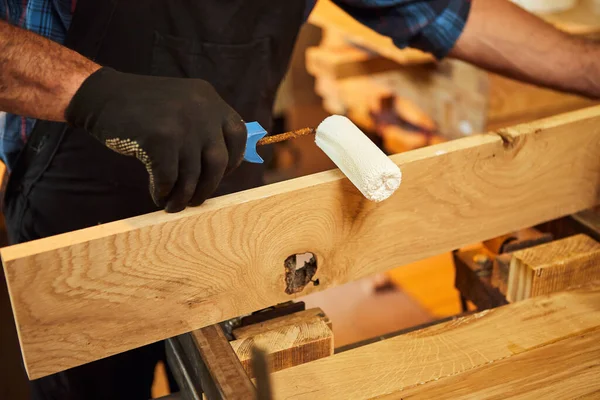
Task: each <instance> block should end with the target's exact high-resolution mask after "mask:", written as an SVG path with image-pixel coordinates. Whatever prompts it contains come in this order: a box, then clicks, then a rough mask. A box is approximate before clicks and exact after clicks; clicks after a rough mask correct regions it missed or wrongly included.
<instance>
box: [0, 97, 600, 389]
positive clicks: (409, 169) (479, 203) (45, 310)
mask: <svg viewBox="0 0 600 400" xmlns="http://www.w3.org/2000/svg"><path fill="white" fill-rule="evenodd" d="M500 134H501V135H498V134H496V133H491V134H483V135H474V136H471V137H467V138H464V139H459V140H455V141H452V142H447V143H442V144H439V145H435V146H431V147H427V148H423V149H419V150H415V151H410V152H407V153H403V154H399V155H395V156H392V160H393V161H394V162H395V163H397V164H398V165H399V166H400V168H401V169H402V172H403V182H402V185H401V186H400V188H399V190H398V191H397V192H396V193H395V194H394V195H393V196H392V197H391V198H389V199H388V200H386V201H384V202H381V203H373V202H369V201H368V200H366V199H365V198H364V197H363V196H362V195H361V194H360V192H358V190H357V189H356V188H355V187H354V186H353V185H352V184H351V183H350V182H349V181H348V180H347V179H346V178H345V177H344V176H343V175H342V173H341V172H340V171H338V170H333V171H328V172H324V173H320V174H316V175H311V176H307V177H303V178H299V179H294V180H290V181H286V182H281V183H277V184H273V185H269V186H265V187H261V188H257V189H253V190H249V191H245V192H241V193H237V194H232V195H227V196H223V197H220V198H215V199H211V200H209V201H207V202H206V203H205V204H204V205H202V206H200V207H197V208H189V209H187V210H185V211H184V212H181V213H178V214H166V213H164V212H158V213H153V214H149V215H144V216H140V217H136V218H131V219H127V220H122V221H117V222H114V223H109V224H105V225H100V226H96V227H92V228H89V229H85V230H80V231H76V232H72V233H68V234H63V235H58V236H54V237H50V238H45V239H41V240H37V241H33V242H29V243H25V244H20V245H17V246H12V247H8V248H4V249H2V250H1V256H2V260H3V266H4V269H5V272H6V277H7V281H8V287H9V290H10V295H11V301H12V306H13V311H14V314H15V316H16V320H17V326H18V330H19V337H20V341H21V347H22V350H23V354H24V359H25V365H26V367H27V370H28V373H29V377H30V378H31V379H35V378H39V377H42V376H45V375H48V374H52V373H55V372H59V371H61V370H64V369H67V368H72V367H75V366H78V365H81V364H85V363H88V362H91V361H94V360H97V359H100V358H103V357H107V356H110V355H113V354H117V353H120V352H124V351H127V350H130V349H133V348H136V347H139V346H142V345H145V344H148V343H152V342H155V341H158V340H161V339H165V338H168V337H173V336H176V335H179V334H182V333H185V332H189V331H192V330H194V329H198V328H201V327H204V326H207V325H211V324H214V323H216V322H219V321H222V320H225V319H228V318H233V317H236V316H239V315H243V314H246V313H249V312H252V311H255V310H259V309H262V308H265V307H268V306H271V305H273V304H278V303H281V302H285V301H288V300H290V299H292V298H295V297H297V296H304V295H306V294H309V293H311V292H314V291H320V290H323V289H326V288H328V287H332V286H336V285H339V284H342V283H345V282H349V281H353V280H357V279H359V278H362V277H365V276H368V275H371V274H373V273H377V272H383V271H386V270H389V269H392V268H395V267H397V266H398V265H404V264H408V263H411V262H413V261H417V260H420V259H423V258H426V257H430V256H433V255H437V254H440V253H443V252H447V251H450V250H453V249H456V248H459V247H462V246H465V245H468V244H471V243H473V242H477V241H481V240H486V239H490V238H492V237H495V236H499V235H502V234H506V233H509V232H513V231H515V230H518V229H521V228H525V227H529V226H533V225H536V224H538V223H541V222H544V221H548V220H551V219H555V218H558V217H561V216H564V215H568V214H572V213H575V212H578V211H580V210H583V209H587V208H590V207H592V206H594V205H595V204H597V203H598V201H599V199H600V157H599V155H600V107H595V108H589V109H585V110H580V111H577V112H573V113H569V114H564V115H561V116H557V117H553V118H549V119H546V120H542V121H538V122H536V123H531V124H526V125H522V126H518V127H515V128H512V129H507V130H504V131H502V132H500ZM307 251H310V252H313V253H314V254H315V255H316V259H317V270H316V273H315V275H314V277H313V281H315V283H316V280H317V279H318V283H319V285H318V286H317V285H315V284H313V283H312V282H311V283H309V284H308V285H307V286H306V288H305V289H304V290H303V291H300V292H298V293H295V294H294V295H288V294H286V287H285V282H286V279H285V274H286V269H285V267H284V261H285V260H286V258H287V257H288V256H290V255H293V254H301V253H305V252H307Z"/></svg>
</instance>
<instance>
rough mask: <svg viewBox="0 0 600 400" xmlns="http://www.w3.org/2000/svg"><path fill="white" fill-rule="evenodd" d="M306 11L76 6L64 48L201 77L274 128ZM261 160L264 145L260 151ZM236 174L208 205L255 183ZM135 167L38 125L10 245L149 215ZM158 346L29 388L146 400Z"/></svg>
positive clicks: (135, 2)
mask: <svg viewBox="0 0 600 400" xmlns="http://www.w3.org/2000/svg"><path fill="white" fill-rule="evenodd" d="M305 5H306V1H305V0H279V1H275V0H195V1H193V0H146V1H140V0H79V1H78V2H77V8H76V11H75V14H74V16H73V20H72V23H71V26H70V29H69V33H68V36H67V40H66V43H65V45H66V46H67V47H69V48H71V49H74V50H75V51H77V52H79V53H81V54H83V55H84V56H86V57H88V58H90V59H92V60H94V61H96V62H97V63H99V64H101V65H106V66H110V67H113V68H115V69H117V70H119V71H123V72H131V73H137V74H145V75H157V76H159V75H160V76H172V77H189V78H201V79H205V80H207V81H209V82H210V83H212V84H213V85H214V86H215V88H216V90H217V91H218V92H219V94H220V95H221V96H222V97H223V98H224V99H225V100H226V101H227V102H228V103H229V105H231V106H232V107H233V108H234V109H235V110H236V111H237V112H238V113H239V114H240V115H241V116H242V118H243V119H244V120H245V121H259V122H260V123H261V125H263V126H264V127H265V128H267V130H269V128H270V127H271V124H272V121H271V110H272V107H273V102H274V98H275V94H276V90H277V88H278V86H279V83H280V81H281V80H282V78H283V76H284V74H285V72H286V70H287V66H288V63H289V59H290V56H291V53H292V49H293V46H294V43H295V40H296V36H297V34H298V31H299V29H300V26H301V25H302V23H303V21H304V11H305ZM261 151H262V154H261V155H262V156H263V158H265V159H266V160H268V159H269V157H270V154H269V150H268V146H266V148H262V149H261ZM263 172H264V165H259V164H248V163H242V165H241V166H240V168H238V169H237V170H236V171H235V172H233V173H232V174H231V175H230V176H228V177H227V178H225V179H224V181H223V182H222V184H221V185H220V186H219V189H218V191H217V193H216V194H215V195H221V194H225V193H230V192H235V191H239V190H244V189H249V188H252V187H255V186H259V185H261V184H262V175H263ZM156 210H157V208H156V206H155V205H154V203H153V202H152V200H151V197H150V194H149V192H148V176H147V173H146V170H145V168H144V167H143V165H142V164H141V163H139V162H138V161H137V160H136V159H134V158H131V157H125V156H122V155H119V154H117V153H114V152H112V151H111V150H109V149H107V148H106V147H104V146H103V145H102V144H101V143H100V142H98V141H97V140H95V139H93V138H92V137H91V136H90V135H88V134H87V133H86V132H84V131H82V130H80V129H74V128H71V127H68V126H67V125H66V124H62V123H54V122H47V121H38V122H37V123H36V125H35V128H34V130H33V132H32V134H31V136H30V139H29V141H28V143H27V145H26V147H25V149H24V150H23V151H22V152H21V154H20V155H19V159H18V160H17V162H16V165H15V167H14V169H13V171H12V173H11V177H10V180H9V182H8V185H7V189H6V198H5V210H4V212H5V217H6V224H7V229H8V234H9V238H10V240H11V242H12V243H21V242H25V241H30V240H34V239H38V238H42V237H47V236H51V235H56V234H59V233H63V232H69V231H73V230H76V229H81V228H85V227H89V226H93V225H96V224H102V223H106V222H110V221H115V220H119V219H123V218H128V217H132V216H136V215H140V214H145V213H149V212H152V211H156ZM163 356H164V348H163V346H162V344H155V345H151V346H146V347H143V348H140V349H137V350H134V351H131V352H127V353H123V354H120V355H117V356H114V357H110V358H108V359H104V360H100V361H96V362H94V363H91V364H88V365H85V366H82V367H78V368H74V369H72V370H69V371H65V372H63V373H60V374H56V375H53V376H50V377H47V378H42V379H40V380H38V381H34V382H33V386H34V392H36V394H37V397H39V398H52V399H61V400H63V399H84V398H85V399H96V398H97V399H120V398H123V399H125V398H127V399H129V400H131V399H144V400H145V399H148V398H149V397H150V383H151V382H152V372H153V370H154V365H155V364H156V362H157V360H160V359H161V358H162V357H163Z"/></svg>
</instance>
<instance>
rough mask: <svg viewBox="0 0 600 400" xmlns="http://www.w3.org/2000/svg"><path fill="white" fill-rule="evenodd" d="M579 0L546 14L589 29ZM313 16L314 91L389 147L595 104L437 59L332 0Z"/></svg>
mask: <svg viewBox="0 0 600 400" xmlns="http://www.w3.org/2000/svg"><path fill="white" fill-rule="evenodd" d="M589 7H590V6H589V4H588V3H587V2H581V5H579V6H578V7H577V8H576V9H573V10H570V11H569V12H568V13H564V14H552V15H548V16H545V17H546V18H547V19H548V20H549V21H550V22H552V23H554V24H555V25H557V26H558V27H559V28H562V29H563V30H565V31H568V32H572V33H577V34H585V35H593V34H594V32H600V24H599V23H598V22H597V21H596V22H595V23H594V22H592V21H588V19H589V18H587V19H586V18H584V17H585V16H586V15H589V12H585V10H587V8H589ZM310 22H311V23H312V24H314V25H316V26H318V27H319V28H321V29H322V41H321V43H320V44H319V45H318V46H316V47H311V48H309V49H307V51H306V68H307V70H308V72H309V73H310V74H312V75H313V76H314V77H315V79H316V84H315V90H316V92H317V93H318V94H319V95H320V96H321V97H322V99H323V106H324V108H325V109H326V111H327V112H329V113H332V114H343V115H346V116H348V117H349V118H351V119H352V120H353V121H354V122H355V123H356V124H357V125H359V126H360V127H361V128H362V129H363V130H365V131H370V132H375V133H377V134H378V135H380V136H381V137H382V139H383V143H384V147H385V149H386V150H387V151H389V152H390V153H398V152H403V151H406V150H411V149H415V148H419V147H423V146H426V145H429V144H432V143H436V142H439V141H444V140H448V139H455V138H459V137H462V136H467V135H470V134H473V133H479V132H485V131H489V130H495V129H498V128H502V127H506V126H510V125H514V124H517V123H521V122H527V121H531V120H534V119H538V118H544V117H547V116H550V115H553V114H557V113H561V112H566V111H571V110H574V109H578V108H581V107H585V106H589V105H591V104H593V103H592V102H590V101H589V100H586V99H583V98H580V97H577V96H570V95H565V94H562V93H557V92H553V91H550V90H546V89H541V88H538V87H534V86H531V85H525V84H522V83H519V82H516V81H513V80H510V79H506V78H503V77H500V76H498V75H495V74H491V73H488V72H486V71H483V70H480V69H478V68H475V67H473V66H471V65H468V64H465V63H463V62H460V61H455V60H444V61H442V62H436V61H435V60H434V59H433V57H432V56H431V55H428V54H425V53H423V52H421V51H418V50H415V49H398V48H397V47H396V46H395V45H394V44H393V42H392V41H391V40H390V39H389V38H386V37H383V36H381V35H379V34H377V33H375V32H374V31H372V30H369V29H368V28H365V27H364V26H362V25H360V24H359V23H358V22H356V21H355V20H353V19H352V18H351V17H350V16H349V15H348V14H346V13H345V12H344V11H342V10H341V9H340V8H338V7H337V6H335V5H334V4H333V3H331V2H330V1H329V0H321V1H319V2H318V5H317V7H316V9H315V10H314V12H313V14H312V15H311V18H310Z"/></svg>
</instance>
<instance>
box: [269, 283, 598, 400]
mask: <svg viewBox="0 0 600 400" xmlns="http://www.w3.org/2000/svg"><path fill="white" fill-rule="evenodd" d="M599 327H600V289H599V288H598V287H590V288H587V289H581V290H576V291H573V292H563V293H556V294H553V295H551V296H543V297H536V298H532V299H529V300H525V301H522V302H518V303H514V304H509V305H506V306H503V307H499V308H495V309H492V310H486V311H483V312H481V313H478V314H474V315H472V316H468V317H465V318H460V319H457V320H455V321H450V322H447V323H443V324H440V325H435V326H432V327H430V328H426V329H423V330H419V331H415V332H411V333H408V334H405V335H401V336H397V337H394V338H391V339H387V340H384V341H381V342H377V343H374V344H369V345H366V346H363V347H359V348H356V349H353V350H349V351H346V352H343V353H338V354H335V355H333V356H331V357H327V358H324V359H322V360H317V361H314V362H312V363H309V364H304V365H299V366H297V367H294V368H290V369H287V370H283V371H279V372H276V373H274V374H272V375H271V377H272V384H273V394H274V398H276V399H287V398H294V399H298V400H301V399H311V400H312V399H329V400H335V399H344V400H345V399H371V398H377V397H378V396H383V395H388V394H390V393H396V392H400V394H401V393H402V392H401V391H402V390H404V389H406V388H409V387H411V386H413V385H419V384H427V383H428V382H435V381H436V380H440V381H442V380H443V379H444V378H446V377H451V376H460V374H462V373H465V372H467V371H470V370H473V369H474V368H478V367H482V366H489V365H493V364H494V363H496V362H499V361H501V360H503V359H506V358H508V357H511V356H514V355H517V354H521V353H525V354H526V352H528V351H531V350H534V349H537V348H540V347H542V346H546V345H550V344H552V343H555V342H556V341H558V340H561V339H564V338H568V337H572V336H574V335H582V334H585V333H587V332H589V331H591V330H594V329H598V328H599ZM538 368H542V366H539V365H538ZM515 372H516V371H515ZM524 377H525V378H526V377H527V375H526V374H525V376H524ZM501 378H502V377H501V376H499V377H498V379H501ZM483 384H485V381H482V382H481V385H483ZM478 385H479V384H478ZM550 397H552V396H550ZM430 398H434V399H435V398H437V397H436V396H431V397H430ZM474 398H478V397H477V396H475V397H474ZM500 398H502V397H500Z"/></svg>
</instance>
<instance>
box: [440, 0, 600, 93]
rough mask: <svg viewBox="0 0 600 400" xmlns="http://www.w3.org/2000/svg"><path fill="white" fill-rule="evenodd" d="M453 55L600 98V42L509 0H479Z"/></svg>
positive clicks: (485, 66)
mask: <svg viewBox="0 0 600 400" xmlns="http://www.w3.org/2000/svg"><path fill="white" fill-rule="evenodd" d="M450 56H451V57H454V58H458V59H461V60H464V61H467V62H469V63H472V64H475V65H477V66H480V67H482V68H485V69H488V70H491V71H495V72H498V73H500V74H502V75H506V76H508V77H511V78H515V79H518V80H522V81H525V82H529V83H533V84H537V85H540V86H546V87H549V88H552V89H557V90H562V91H566V92H572V93H577V94H581V95H584V96H587V97H591V98H600V42H592V41H590V40H586V39H583V38H579V37H575V36H570V35H568V34H566V33H564V32H561V31H559V30H558V29H556V28H554V27H553V26H551V25H550V24H547V23H546V22H544V21H543V20H541V19H540V18H538V17H536V16H534V15H532V14H530V13H528V12H526V11H524V10H522V9H521V8H519V7H518V6H516V5H515V4H512V3H511V2H509V1H508V0H473V3H472V8H471V13H470V16H469V19H468V21H467V24H466V26H465V29H464V32H463V33H462V35H461V37H460V38H459V39H458V41H457V43H456V45H455V47H454V49H453V50H452V51H451V52H450Z"/></svg>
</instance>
